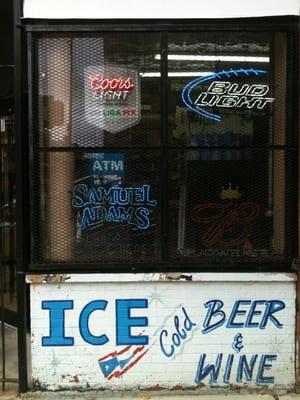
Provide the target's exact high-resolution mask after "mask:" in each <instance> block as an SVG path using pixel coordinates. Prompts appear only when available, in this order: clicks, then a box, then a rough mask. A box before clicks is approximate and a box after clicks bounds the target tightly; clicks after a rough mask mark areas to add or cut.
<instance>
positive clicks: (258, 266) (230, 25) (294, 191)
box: [18, 16, 298, 274]
mask: <svg viewBox="0 0 300 400" xmlns="http://www.w3.org/2000/svg"><path fill="white" fill-rule="evenodd" d="M22 23H23V24H24V27H25V30H26V32H27V51H28V71H29V73H28V81H29V84H28V90H29V132H32V119H33V115H32V80H31V79H32V76H31V74H32V72H31V71H32V69H31V68H32V64H31V63H32V60H31V58H32V46H31V42H32V34H34V33H35V32H39V33H47V32H48V33H53V32H95V31H119V32H121V31H124V32H128V31H130V32H135V31H138V32H140V31H144V32H160V35H161V60H162V61H161V76H162V77H164V78H166V77H167V64H168V60H167V56H166V44H167V32H168V31H171V32H180V31H211V32H212V31H213V32H216V31H243V30H244V31H257V30H260V31H262V32H276V31H280V32H287V40H288V54H287V55H288V65H287V104H288V107H287V116H286V117H287V134H286V146H285V148H292V149H295V150H296V149H297V148H298V142H297V132H298V131H297V129H298V120H297V115H298V113H297V109H298V93H297V91H296V88H297V78H298V77H297V73H298V70H297V24H298V17H295V16H287V17H267V18H253V19H252V18H241V19H227V20H177V21H170V20H159V21H157V20H139V21H138V22H137V21H136V20H122V21H113V20H111V21H99V20H98V21H94V20H90V21H86V20H81V21H76V23H74V20H72V21H68V20H66V21H64V20H63V21H62V20H59V21H52V20H29V19H28V20H23V21H22ZM166 81H167V80H166V79H161V96H162V105H161V113H162V121H161V128H162V129H161V132H162V133H161V135H162V136H161V139H162V140H161V142H162V144H163V145H162V149H161V168H162V169H161V170H162V171H163V172H162V173H163V178H164V179H162V182H166V181H167V168H166V162H167V157H166V152H167V151H168V150H166V146H164V144H166V137H167V124H168V121H167V113H166V110H167V87H166V83H165V82H166ZM26 146H27V143H26V140H25V139H24V137H23V139H22V143H21V141H20V142H19V147H18V148H19V151H18V154H19V156H20V158H19V157H18V161H19V172H20V173H21V168H22V172H23V174H20V175H19V180H18V183H19V184H20V179H21V176H22V182H23V183H22V184H21V185H19V187H18V191H19V192H18V193H19V199H22V200H21V201H20V200H19V204H22V209H23V210H22V211H21V210H20V209H19V214H18V221H22V222H21V223H22V224H23V232H22V233H20V232H19V241H18V247H19V249H18V254H19V261H20V260H21V258H22V260H23V262H24V261H25V260H26V261H27V262H25V263H23V265H25V266H26V267H27V271H29V272H35V273H46V274H47V273H65V272H68V273H83V272H84V273H92V272H128V271H132V272H149V271H160V272H161V271H164V272H167V271H182V270H183V269H184V270H185V271H187V270H188V271H197V272H205V271H209V272H212V271H214V272H220V271H222V272H225V271H226V272H237V271H239V272H240V271H241V270H242V271H244V272H255V271H264V272H275V271H278V272H279V271H282V272H288V271H295V270H296V267H295V265H294V262H291V259H295V258H296V257H297V251H298V245H297V242H298V234H297V220H298V218H297V215H298V210H297V208H298V204H297V202H298V185H297V177H298V154H297V151H293V152H291V153H292V154H293V156H292V157H286V176H287V179H286V188H287V190H288V193H289V201H286V204H285V205H284V206H285V211H286V227H285V228H286V238H287V240H286V243H287V254H288V256H289V259H288V258H287V261H278V262H277V261H276V260H274V261H272V260H270V261H266V262H263V261H260V262H259V263H257V262H251V263H244V262H243V263H241V264H237V263H235V264H228V263H227V264H226V266H225V265H223V266H222V265H221V266H220V265H219V266H218V267H217V266H216V265H215V264H212V263H210V262H208V263H207V264H201V265H199V264H198V265H197V263H195V262H193V263H189V262H183V261H182V262H178V261H176V262H170V261H167V259H168V257H167V246H166V245H165V243H166V241H167V239H168V232H167V231H166V228H164V229H165V230H162V232H161V244H162V249H163V251H162V262H159V263H147V262H136V263H132V262H130V263H96V262H95V263H80V264H78V263H76V264H75V263H49V264H30V263H29V258H28V256H29V251H30V243H28V241H26V239H25V238H27V239H29V235H27V236H26V233H28V232H26V228H25V226H24V224H27V223H28V221H27V220H26V216H27V213H26V211H25V208H26V205H25V204H26V203H25V202H26V200H27V201H28V199H29V198H30V193H29V187H30V186H29V185H24V178H25V179H26V180H27V179H28V175H26V174H24V171H28V169H27V165H26V159H24V155H25V154H27V152H28V147H26ZM169 147H170V146H169ZM275 147H276V146H275ZM273 148H274V146H273ZM82 149H84V150H85V151H86V150H87V151H89V150H91V149H87V148H82ZM82 149H81V150H82ZM266 149H267V148H266ZM47 150H49V149H47ZM57 150H59V149H57V148H56V149H55V151H57ZM66 150H67V149H65V148H64V149H63V151H66ZM93 150H95V148H93ZM29 151H30V150H29ZM21 152H22V157H23V158H22V157H21ZM25 158H26V157H25ZM33 168H34V166H33ZM161 195H162V199H164V200H165V201H163V203H164V204H165V205H164V206H163V207H162V214H161V217H162V221H163V222H166V218H167V201H166V200H167V199H166V195H167V193H166V190H165V184H164V183H162V185H161ZM162 225H163V226H165V227H166V226H167V224H166V223H163V224H162ZM27 226H28V225H27ZM21 253H22V257H21Z"/></svg>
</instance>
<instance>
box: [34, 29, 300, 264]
mask: <svg viewBox="0 0 300 400" xmlns="http://www.w3.org/2000/svg"><path fill="white" fill-rule="evenodd" d="M162 37H164V40H163V41H162V42H161V38H162ZM286 39H287V38H286V35H285V34H284V33H280V34H273V33H266V32H264V33H260V32H234V33H233V32H222V33H220V32H207V33H202V32H176V33H169V34H168V35H166V34H165V33H164V34H163V33H149V32H142V33H139V32H104V33H56V34H52V33H51V34H47V35H46V34H39V33H34V34H33V53H32V54H33V59H32V61H33V71H34V76H33V82H32V83H33V136H32V143H33V164H32V201H33V208H32V233H33V238H32V239H33V240H32V243H33V252H32V263H33V264H47V263H51V264H53V263H60V264H61V263H71V264H78V263H79V264H81V265H83V264H84V263H87V264H91V263H97V264H101V263H102V264H109V263H114V264H120V265H122V264H126V263H131V264H132V263H144V265H146V263H151V265H153V264H156V265H159V263H162V262H163V263H169V265H170V264H172V265H174V266H176V264H180V265H183V264H184V263H187V264H188V265H192V266H194V265H195V266H197V265H199V266H203V265H211V264H214V265H218V266H220V265H223V266H226V265H233V264H236V265H241V264H243V263H244V264H245V263H247V264H257V263H259V264H260V263H264V262H268V263H272V262H277V261H279V262H281V261H282V262H284V261H287V260H290V259H291V257H293V254H294V253H293V250H292V251H291V246H290V247H289V249H288V246H289V238H288V235H287V231H288V230H289V232H291V230H292V229H293V227H288V223H287V221H288V220H290V219H288V218H290V216H289V217H288V215H287V207H286V205H287V204H288V203H289V202H290V201H293V193H292V189H290V188H289V186H288V179H289V176H288V173H287V166H288V165H289V162H290V161H289V160H294V159H295V157H294V156H295V152H294V147H293V142H292V140H291V138H289V139H287V138H286V127H287V125H288V121H287V117H286V116H287V112H288V109H287V107H288V105H287V104H286V103H285V101H284V99H285V98H286V96H287V45H286V41H287V40H286ZM289 235H290V233H289ZM128 265H129V264H128ZM125 268H126V267H125Z"/></svg>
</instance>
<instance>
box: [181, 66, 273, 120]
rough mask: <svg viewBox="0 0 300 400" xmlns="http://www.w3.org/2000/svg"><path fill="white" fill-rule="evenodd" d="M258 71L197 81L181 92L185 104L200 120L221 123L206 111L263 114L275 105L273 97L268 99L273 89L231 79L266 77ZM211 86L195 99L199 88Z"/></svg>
mask: <svg viewBox="0 0 300 400" xmlns="http://www.w3.org/2000/svg"><path fill="white" fill-rule="evenodd" d="M267 73H268V72H267V71H264V70H258V69H252V68H251V69H243V68H241V69H236V70H234V69H230V70H227V71H219V72H216V73H213V74H211V75H208V76H205V77H200V78H196V79H194V80H193V81H192V82H190V83H189V84H188V85H186V86H185V88H184V89H183V91H182V101H183V103H184V104H185V105H186V106H187V107H188V108H189V109H190V110H191V111H194V112H195V113H197V114H198V115H200V116H201V117H204V118H208V119H210V120H212V121H215V122H220V121H221V120H222V116H221V115H218V114H214V113H212V112H209V111H207V110H206V108H207V107H215V108H223V109H230V108H236V109H257V110H263V109H264V108H265V107H266V105H267V104H270V103H273V101H274V100H275V99H274V98H273V97H268V94H269V92H270V87H269V86H268V85H266V84H255V83H254V84H250V83H236V82H231V81H229V79H233V78H237V77H245V78H249V77H255V76H260V75H265V74H267ZM209 82H211V83H210V85H209V86H208V88H207V89H206V90H204V91H202V92H201V93H200V94H199V93H198V94H197V95H195V94H194V93H195V91H196V89H199V86H201V85H204V84H208V83H209Z"/></svg>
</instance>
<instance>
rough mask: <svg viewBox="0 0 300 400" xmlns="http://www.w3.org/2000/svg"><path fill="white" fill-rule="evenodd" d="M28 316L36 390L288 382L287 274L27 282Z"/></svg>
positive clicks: (290, 294) (291, 357) (290, 292)
mask: <svg viewBox="0 0 300 400" xmlns="http://www.w3.org/2000/svg"><path fill="white" fill-rule="evenodd" d="M254 275H255V274H254ZM265 275H266V278H265V279H268V276H267V274H265ZM90 279H92V278H91V277H90ZM31 318H32V321H31V335H32V375H33V382H34V384H35V386H36V387H39V388H40V387H42V388H45V389H49V390H56V389H61V388H65V389H67V388H72V389H84V388H88V389H91V388H92V389H96V388H98V389H99V388H110V389H132V388H150V387H155V386H156V387H159V388H174V387H177V388H179V387H182V388H193V387H199V386H200V387H201V386H202V385H205V386H229V385H230V384H233V385H238V386H242V385H248V386H249V387H257V386H260V385H263V386H269V387H271V388H274V387H275V388H285V389H288V388H291V387H293V386H294V384H295V287H294V282H293V279H289V280H286V281H280V280H279V281H278V280H277V281H273V280H272V279H269V282H268V281H264V280H260V281H251V282H247V281H243V280H239V281H227V282H222V281H215V282H214V281H209V280H206V281H205V280H203V281H184V282H182V281H176V282H170V281H159V280H158V281H148V282H145V281H140V282H138V281H136V282H129V281H128V282H122V283H118V282H103V283H92V282H84V283H80V282H78V283H75V282H74V283H62V284H59V285H56V284H32V285H31ZM209 364H210V365H211V366H213V365H214V367H209Z"/></svg>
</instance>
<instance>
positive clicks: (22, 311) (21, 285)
mask: <svg viewBox="0 0 300 400" xmlns="http://www.w3.org/2000/svg"><path fill="white" fill-rule="evenodd" d="M22 3H23V2H22V0H14V64H15V72H14V97H15V135H16V204H17V207H16V243H17V248H16V267H17V306H18V310H17V312H18V356H19V357H18V358H19V391H20V392H21V393H23V392H26V391H27V340H26V334H27V296H26V284H25V270H26V264H27V258H26V250H27V248H26V237H28V235H27V236H26V228H27V226H28V224H27V223H26V215H27V213H26V205H27V204H26V198H27V196H26V190H27V187H28V184H27V176H26V175H25V174H26V172H25V171H28V168H26V164H27V159H26V158H27V137H26V129H25V125H24V123H23V113H22V100H23V99H22V97H23V82H22V32H21V29H20V20H21V16H22V7H23V4H22Z"/></svg>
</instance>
